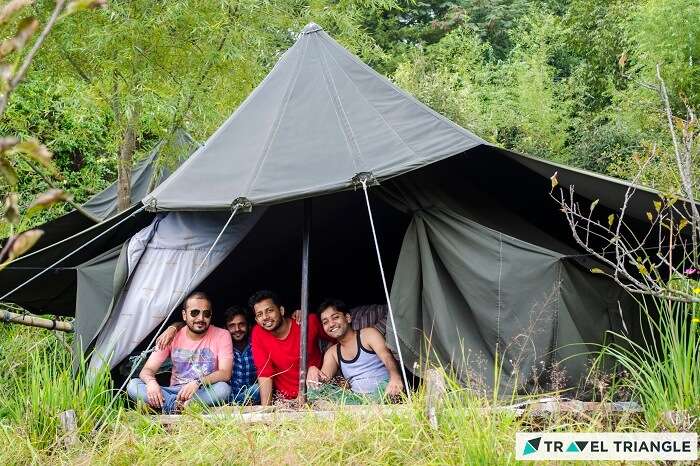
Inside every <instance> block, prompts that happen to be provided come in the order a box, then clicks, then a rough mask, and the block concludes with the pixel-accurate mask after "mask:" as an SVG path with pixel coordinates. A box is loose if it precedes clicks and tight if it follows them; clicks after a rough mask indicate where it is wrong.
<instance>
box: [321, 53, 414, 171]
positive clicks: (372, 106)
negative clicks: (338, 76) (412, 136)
mask: <svg viewBox="0 0 700 466" xmlns="http://www.w3.org/2000/svg"><path fill="white" fill-rule="evenodd" d="M322 44H323V43H322ZM323 47H324V48H325V49H326V50H328V49H327V48H326V46H325V44H323ZM329 55H330V56H331V59H332V60H333V61H334V62H335V63H336V65H338V68H339V69H340V71H341V72H342V73H343V74H344V75H345V76H346V77H347V78H348V81H350V83H352V85H353V87H355V89H356V90H357V93H358V94H359V95H360V97H362V100H364V101H365V102H366V103H367V105H369V106H370V108H371V109H372V110H374V113H376V114H377V115H378V116H379V118H381V119H382V121H383V122H384V124H386V126H387V127H388V128H389V129H390V130H391V132H392V133H394V134H395V135H396V137H397V138H399V140H400V141H401V143H402V144H403V145H404V146H405V147H406V148H408V150H410V151H411V152H412V153H413V155H414V156H416V157H420V155H419V153H418V152H417V151H416V150H415V149H414V148H413V147H411V146H410V145H409V144H408V143H407V142H406V141H405V140H404V138H402V137H401V135H400V134H399V133H398V132H397V131H396V130H395V129H394V127H393V126H391V125H390V124H389V122H388V121H386V119H385V118H384V115H382V113H381V112H380V111H379V110H377V108H376V107H375V106H374V105H373V104H372V103H371V102H370V101H369V100H367V98H366V97H365V96H364V95H363V94H362V92H360V88H359V87H358V86H357V84H355V81H353V80H352V78H350V76H349V75H348V74H347V73H346V72H345V69H343V67H342V66H340V63H338V60H336V59H335V57H334V56H333V54H331V53H330V51H329Z"/></svg>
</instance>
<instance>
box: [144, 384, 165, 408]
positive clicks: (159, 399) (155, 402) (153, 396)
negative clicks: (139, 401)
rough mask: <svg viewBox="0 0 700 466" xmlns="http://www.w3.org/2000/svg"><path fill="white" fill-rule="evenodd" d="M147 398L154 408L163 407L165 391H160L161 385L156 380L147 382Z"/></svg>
mask: <svg viewBox="0 0 700 466" xmlns="http://www.w3.org/2000/svg"><path fill="white" fill-rule="evenodd" d="M146 399H147V400H148V405H149V406H151V407H152V408H162V407H163V392H161V391H160V385H158V382H156V381H155V380H151V381H150V382H147V383H146Z"/></svg>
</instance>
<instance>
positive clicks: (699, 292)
mask: <svg viewBox="0 0 700 466" xmlns="http://www.w3.org/2000/svg"><path fill="white" fill-rule="evenodd" d="M693 293H695V294H700V286H699V287H697V288H693Z"/></svg>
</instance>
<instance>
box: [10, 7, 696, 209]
mask: <svg viewBox="0 0 700 466" xmlns="http://www.w3.org/2000/svg"><path fill="white" fill-rule="evenodd" d="M51 6H52V2H50V1H44V2H38V3H37V6H36V9H37V11H36V14H37V15H38V16H39V17H40V18H41V17H42V16H43V17H46V16H48V14H49V13H50V9H51ZM108 6H109V7H108V8H107V9H105V10H100V11H86V12H81V13H79V14H76V15H73V16H72V17H71V18H68V19H66V20H65V21H63V22H62V23H61V24H60V27H58V28H56V30H55V31H54V32H53V33H52V34H53V35H52V37H50V39H49V40H48V41H47V43H46V44H45V46H44V47H43V49H42V50H41V52H40V54H39V56H38V57H37V59H36V61H35V64H34V65H33V66H34V67H33V69H32V72H31V73H30V74H29V76H28V79H27V82H26V83H25V84H24V85H23V86H21V87H20V88H19V89H18V90H17V92H16V94H15V95H14V96H13V101H12V102H11V106H10V108H9V109H8V112H7V113H6V115H5V117H4V119H3V120H2V121H0V130H2V131H3V132H5V133H8V134H17V135H20V136H22V135H29V134H33V135H35V136H36V137H38V139H39V140H41V141H42V142H44V143H45V144H46V145H47V146H48V147H49V148H50V150H52V151H53V152H54V154H55V155H54V159H55V161H56V163H57V164H58V166H59V168H60V169H61V171H62V173H64V175H65V179H64V181H63V184H64V187H65V188H67V189H68V190H69V191H70V192H72V193H73V194H74V195H75V197H76V200H77V201H83V200H85V199H86V198H87V197H89V196H90V195H91V194H93V193H95V192H97V191H99V190H100V189H101V188H103V187H104V186H106V184H107V183H109V182H111V181H114V179H115V177H116V164H117V153H118V150H119V146H120V144H121V139H122V137H123V132H124V125H125V122H126V120H127V115H129V114H131V113H133V112H138V115H137V116H138V118H137V119H138V125H137V126H138V127H137V154H143V153H145V152H146V151H148V150H149V149H150V148H151V147H152V146H153V145H154V144H155V143H156V142H157V141H159V140H160V139H162V138H169V137H170V136H171V135H172V133H173V131H174V128H176V127H177V126H184V127H185V128H186V129H187V130H188V131H189V132H190V133H191V134H193V135H194V137H195V138H196V139H199V140H204V139H206V138H207V137H208V135H210V134H211V133H212V132H213V130H214V129H215V128H216V127H217V126H218V125H219V124H220V123H221V122H222V121H223V120H224V119H225V118H226V117H227V116H228V115H229V114H230V113H231V112H232V111H233V110H234V109H235V108H236V106H237V105H238V104H240V103H241V102H242V101H243V99H244V98H245V97H246V96H247V95H248V94H249V93H250V91H251V90H252V89H253V88H254V87H255V86H256V85H257V83H258V82H259V81H260V80H261V79H262V78H263V77H264V76H265V74H266V73H267V72H268V71H269V70H270V69H271V67H272V66H273V65H274V63H275V61H276V59H277V58H278V57H279V55H280V53H281V52H282V51H283V50H285V49H286V48H287V47H289V46H290V45H291V43H292V42H293V40H294V35H295V31H298V30H299V29H300V28H301V27H303V25H304V24H305V23H307V22H308V21H311V20H313V21H316V22H318V23H319V24H321V25H322V26H324V28H326V29H327V30H328V32H330V33H331V34H332V35H333V36H334V37H335V38H337V39H338V40H339V41H340V42H342V43H343V44H344V45H346V46H347V47H348V48H350V49H351V50H352V51H353V52H355V53H357V54H358V55H359V56H360V57H361V58H362V59H363V60H365V61H367V62H368V63H369V64H371V65H372V66H373V67H375V68H376V69H377V70H379V71H380V72H382V73H384V74H386V75H388V76H389V77H390V78H391V79H393V80H394V81H395V82H397V83H398V84H399V85H400V86H401V87H403V88H404V89H406V90H407V91H409V92H411V93H413V94H414V95H416V96H417V97H418V98H419V99H421V100H422V101H424V102H425V103H427V104H428V105H430V106H431V107H433V108H435V109H436V110H438V111H440V112H442V113H444V114H446V115H447V116H448V117H450V118H452V119H454V120H455V121H456V122H458V123H459V124H461V125H463V126H464V127H466V128H469V129H471V130H473V131H474V132H476V133H477V134H479V135H481V136H482V137H484V138H486V139H488V140H490V141H492V142H495V143H497V144H500V145H503V146H504V147H508V148H511V149H515V150H518V151H522V152H525V153H530V154H533V155H537V156H542V157H547V158H550V159H555V160H558V161H562V162H565V163H570V164H573V165H576V166H580V167H583V168H587V169H591V170H595V171H598V172H601V173H606V174H610V175H614V176H618V177H623V178H630V177H632V176H633V175H634V174H635V173H636V172H637V170H638V163H639V158H640V157H642V156H644V155H647V154H649V153H650V151H651V150H652V147H653V146H654V145H656V146H657V149H656V157H657V160H656V163H655V164H654V169H653V170H649V172H648V173H645V175H644V177H643V181H644V182H645V183H648V184H651V185H654V186H657V187H661V188H664V189H673V188H675V183H676V180H675V178H674V177H673V175H672V170H670V169H668V168H667V167H670V166H671V164H670V153H669V150H668V146H669V141H668V132H667V131H665V130H664V126H663V119H662V118H661V115H660V104H659V101H658V96H657V95H656V93H655V92H654V90H653V89H650V87H649V85H650V84H653V83H654V78H655V69H656V65H657V63H658V64H661V65H662V73H663V76H664V78H665V80H666V81H667V84H668V86H669V88H670V90H671V91H672V95H673V96H674V97H673V98H674V99H675V102H674V104H675V110H677V112H678V114H679V115H680V116H683V113H684V105H683V101H684V100H685V101H687V102H688V103H690V104H691V105H693V106H695V107H697V106H698V104H700V87H699V86H700V71H698V65H697V61H698V55H699V54H700V22H699V21H697V20H696V19H695V18H697V17H699V16H700V4H698V3H697V2H693V1H690V0H645V1H642V2H636V1H635V2H633V1H631V0H615V1H607V0H605V1H603V0H571V1H566V0H547V1H540V2H534V1H527V0H517V1H504V0H457V1H440V0H435V1H433V0H431V1H420V2H413V1H406V0H397V1H390V0H367V1H358V0H343V1H330V0H317V1H313V2H307V1H303V0H284V1H275V2H257V1H251V0H226V1H221V2H210V1H206V0H172V1H168V2H154V1H152V0H135V1H123V0H113V1H111V2H110V3H109V5H108ZM137 158H138V155H137ZM20 170H21V168H20ZM23 175H24V176H22V177H21V180H22V186H21V195H22V196H21V197H22V199H21V203H24V205H26V204H27V203H29V202H30V200H31V199H32V198H33V196H34V195H35V194H36V193H37V192H40V191H41V190H42V189H45V188H46V186H45V185H44V184H43V181H42V180H41V179H40V178H38V177H37V176H36V175H35V174H33V173H23ZM66 208H69V207H66V206H63V207H55V208H53V209H52V210H51V211H49V212H48V213H47V214H46V215H57V214H58V213H60V210H61V209H66ZM43 219H44V218H36V219H35V220H34V223H36V222H39V221H41V220H43Z"/></svg>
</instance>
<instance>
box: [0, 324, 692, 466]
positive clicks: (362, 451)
mask: <svg viewBox="0 0 700 466" xmlns="http://www.w3.org/2000/svg"><path fill="white" fill-rule="evenodd" d="M681 357H682V356H679V358H681ZM0 374H2V375H3V377H0V399H1V400H2V404H1V405H0V444H1V445H4V447H3V448H0V464H3V465H5V464H8V465H12V464H116V465H135V464H168V465H171V464H188V465H189V464H340V463H342V464H368V465H373V464H470V465H481V464H483V465H493V464H499V465H501V464H503V465H508V464H514V463H515V452H514V443H515V433H516V432H518V431H531V430H546V431H565V432H610V431H640V430H648V429H649V424H647V421H646V419H645V418H644V417H627V418H624V419H622V420H614V419H612V418H610V417H608V416H605V415H602V414H600V415H595V416H592V417H587V416H583V417H572V416H567V415H562V416H555V417H552V418H551V419H548V420H545V421H539V423H538V424H528V423H527V422H526V421H523V420H521V419H518V418H517V417H516V416H515V415H514V414H513V413H512V412H510V411H506V410H498V409H497V408H498V407H499V406H498V404H499V403H500V402H498V401H495V400H496V398H494V397H491V396H483V395H481V396H479V395H476V394H475V392H473V391H469V390H465V389H463V388H461V387H460V386H459V384H457V383H456V382H455V380H454V379H453V378H448V394H447V396H446V398H445V399H444V402H443V404H442V406H441V408H440V409H439V411H438V423H439V425H438V428H437V429H432V428H431V427H430V424H429V422H428V420H427V418H426V415H425V412H426V410H425V394H424V393H423V391H419V392H418V393H416V395H415V396H414V397H413V400H412V402H411V403H409V404H408V406H406V407H405V409H403V410H401V411H400V412H398V411H397V412H395V413H393V414H382V415H380V414H377V416H376V417H373V418H371V419H366V418H364V419H363V418H358V417H355V416H353V415H352V414H351V413H350V412H342V411H341V412H340V413H339V414H338V415H337V416H336V417H335V418H334V419H317V418H315V417H313V416H312V415H309V416H307V417H304V418H303V419H301V420H293V421H292V420H283V419H280V420H278V421H275V422H273V423H271V424H266V425H262V424H256V425H250V424H248V425H243V424H239V423H237V422H235V421H234V420H233V419H231V418H217V419H216V420H212V419H206V418H203V417H202V416H200V415H199V414H197V413H195V412H193V413H191V414H188V415H186V416H185V417H184V421H183V422H182V423H180V424H178V425H176V426H174V427H172V428H169V429H165V428H163V427H162V426H160V425H158V424H155V423H153V422H152V420H151V418H149V417H148V416H145V415H143V414H141V413H139V412H136V411H131V410H126V409H124V407H123V406H120V405H119V404H116V406H114V408H113V409H111V410H110V412H109V413H106V414H107V415H106V416H105V418H106V422H105V423H103V424H102V425H100V426H98V425H97V424H96V421H97V420H98V418H99V417H101V416H102V415H103V411H104V408H105V406H106V404H107V402H108V399H109V394H108V391H107V390H108V388H109V381H108V380H107V378H106V377H104V376H102V377H99V378H98V381H97V382H96V383H95V384H88V383H86V381H85V379H84V377H83V375H82V374H84V370H83V369H81V370H79V371H78V373H77V375H74V374H73V372H72V370H71V366H70V358H69V354H68V351H67V349H66V346H65V344H64V343H63V342H61V341H59V340H57V339H56V337H55V336H54V335H53V334H52V333H51V332H48V331H43V330H36V329H29V328H23V327H16V326H13V327H10V326H0ZM683 380H685V379H683ZM693 380H695V382H692V383H697V380H696V379H693ZM663 383H668V382H663ZM66 409H74V410H75V411H76V413H77V418H78V425H79V443H78V444H77V445H75V446H66V445H65V444H64V442H63V441H62V437H61V432H60V429H59V425H58V417H57V415H58V413H59V412H61V411H64V410H66ZM609 464H617V463H609Z"/></svg>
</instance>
